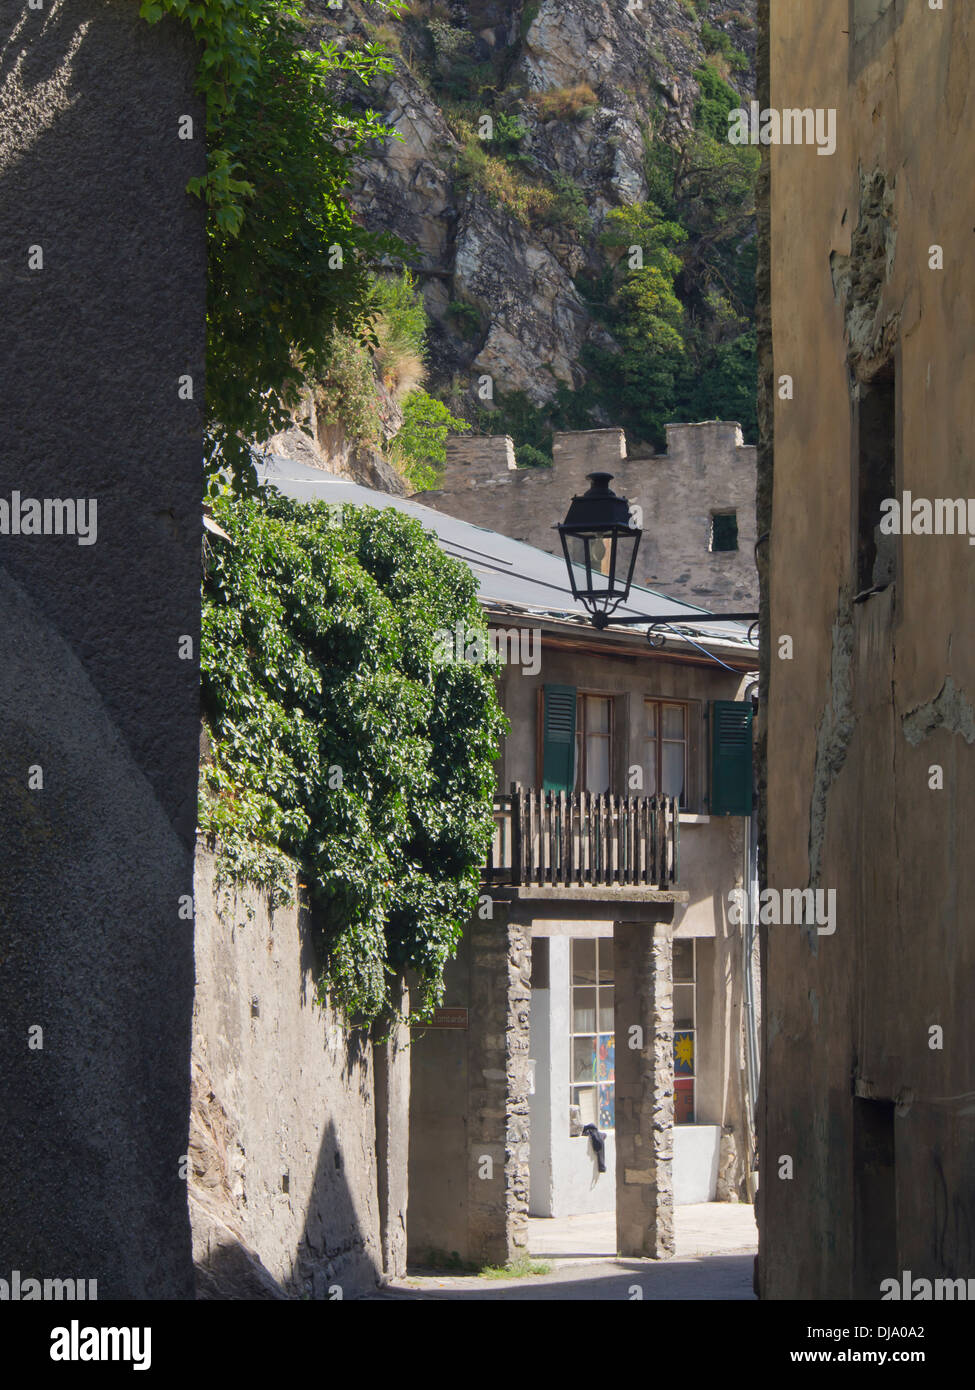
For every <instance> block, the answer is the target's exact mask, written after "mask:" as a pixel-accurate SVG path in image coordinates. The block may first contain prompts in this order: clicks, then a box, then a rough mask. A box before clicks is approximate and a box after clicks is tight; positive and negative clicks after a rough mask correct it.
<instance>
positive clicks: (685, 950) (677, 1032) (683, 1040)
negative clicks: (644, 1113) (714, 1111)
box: [674, 941, 697, 1125]
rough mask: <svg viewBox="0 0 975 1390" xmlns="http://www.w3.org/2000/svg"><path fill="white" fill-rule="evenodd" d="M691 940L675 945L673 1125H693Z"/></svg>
mask: <svg viewBox="0 0 975 1390" xmlns="http://www.w3.org/2000/svg"><path fill="white" fill-rule="evenodd" d="M695 965H696V962H695V951H694V942H693V941H675V942H674V1124H677V1125H692V1124H693V1123H694V1082H695V1078H696V1076H697V980H696V975H695Z"/></svg>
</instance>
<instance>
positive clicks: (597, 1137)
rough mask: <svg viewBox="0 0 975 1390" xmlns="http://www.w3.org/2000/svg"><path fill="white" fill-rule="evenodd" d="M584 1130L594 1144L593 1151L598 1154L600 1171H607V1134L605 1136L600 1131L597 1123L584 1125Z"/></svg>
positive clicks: (597, 1161)
mask: <svg viewBox="0 0 975 1390" xmlns="http://www.w3.org/2000/svg"><path fill="white" fill-rule="evenodd" d="M582 1132H583V1134H585V1135H586V1136H587V1137H588V1139H589V1142H590V1144H592V1148H593V1153H594V1154H595V1155H596V1167H597V1168H598V1169H599V1171H600V1172H601V1173H605V1171H606V1136H605V1134H601V1133H600V1132H599V1130H598V1129H597V1128H596V1126H595V1125H583V1127H582Z"/></svg>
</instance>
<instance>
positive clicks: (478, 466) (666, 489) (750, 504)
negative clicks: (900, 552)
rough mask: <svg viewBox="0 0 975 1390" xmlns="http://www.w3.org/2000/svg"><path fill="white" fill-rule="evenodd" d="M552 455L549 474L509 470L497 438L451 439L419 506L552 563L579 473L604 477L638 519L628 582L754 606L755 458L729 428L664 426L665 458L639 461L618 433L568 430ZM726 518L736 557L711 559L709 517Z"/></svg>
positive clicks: (582, 484) (735, 428) (719, 554)
mask: <svg viewBox="0 0 975 1390" xmlns="http://www.w3.org/2000/svg"><path fill="white" fill-rule="evenodd" d="M552 454H553V464H552V467H551V468H518V467H516V465H515V457H514V448H513V446H512V442H511V440H510V438H508V437H507V436H506V435H495V436H492V437H489V438H485V437H483V436H480V437H479V436H470V435H468V436H455V437H452V438H451V439H449V440H448V441H447V464H446V468H445V470H444V481H443V486H442V487H441V488H440V489H438V490H437V491H435V492H424V493H422V494H420V500H421V501H423V502H424V503H425V504H426V505H427V506H430V507H435V508H437V510H438V511H442V512H446V513H447V514H449V515H450V516H456V517H458V518H460V519H461V520H463V521H469V522H473V523H474V524H475V525H478V526H485V527H487V528H488V529H489V530H492V531H500V532H501V534H502V535H505V536H511V537H512V538H513V539H514V540H519V541H526V542H527V543H528V544H529V545H535V546H538V547H539V549H541V550H547V551H549V552H550V553H552V554H558V553H560V546H559V538H558V534H557V532H556V531H555V530H554V527H555V526H556V525H557V524H558V522H560V521H561V520H562V518H563V517H564V516H565V513H566V511H567V509H568V505H569V501H570V499H571V498H572V496H573V495H574V494H576V493H582V492H585V490H586V489H587V488H588V486H589V484H588V482H587V481H586V475H587V474H588V473H593V472H605V473H612V474H613V477H614V482H613V488H614V490H615V491H616V492H619V493H621V494H624V495H625V496H626V497H628V498H629V500H630V503H631V504H632V505H633V506H634V507H638V508H640V509H641V513H642V515H641V514H638V515H637V518H636V519H637V522H638V524H639V525H641V526H642V527H643V540H642V542H641V544H640V551H639V554H638V557H637V568H636V575H635V579H636V582H637V583H639V584H643V585H646V586H647V587H648V588H651V589H656V590H658V591H659V592H660V593H664V594H669V595H671V596H672V597H673V598H680V599H684V600H686V601H687V602H688V603H698V604H700V605H701V606H702V607H705V608H707V607H710V606H711V605H712V604H714V605H715V606H718V604H721V605H724V606H725V607H729V606H730V607H733V608H734V609H735V610H738V609H743V610H747V611H751V610H752V609H754V608H755V607H756V605H757V603H758V574H757V571H756V569H755V560H754V547H755V541H756V538H757V537H756V528H755V449H754V448H753V447H752V446H751V445H749V444H745V443H743V442H742V434H741V428H740V426H739V425H737V424H735V423H733V422H727V421H721V420H709V421H705V422H704V423H702V424H696V425H668V426H667V452H666V453H665V454H652V455H649V456H630V455H629V453H628V450H627V444H626V436H625V434H624V432H623V430H621V429H601V430H573V431H567V432H565V433H561V434H556V435H555V439H554V442H553V446H552ZM728 511H733V512H735V514H736V517H737V522H738V549H737V550H732V551H712V550H711V549H710V544H711V526H712V517H713V515H714V513H715V512H728Z"/></svg>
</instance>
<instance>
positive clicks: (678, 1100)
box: [674, 1080, 694, 1125]
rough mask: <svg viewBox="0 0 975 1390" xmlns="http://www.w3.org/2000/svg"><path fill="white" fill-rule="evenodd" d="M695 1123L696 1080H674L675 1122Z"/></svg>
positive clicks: (681, 1123)
mask: <svg viewBox="0 0 975 1390" xmlns="http://www.w3.org/2000/svg"><path fill="white" fill-rule="evenodd" d="M693 1123H694V1082H693V1081H687V1080H680V1081H676V1080H675V1082H674V1124H675V1125H692V1124H693Z"/></svg>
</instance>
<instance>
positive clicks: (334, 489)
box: [256, 455, 757, 655]
mask: <svg viewBox="0 0 975 1390" xmlns="http://www.w3.org/2000/svg"><path fill="white" fill-rule="evenodd" d="M256 466H257V475H258V478H259V479H260V481H261V483H262V484H263V483H269V484H271V485H273V486H274V487H276V488H277V489H278V491H279V492H282V493H284V494H285V495H286V496H287V497H292V498H294V500H295V501H298V502H329V503H332V504H333V505H341V504H342V503H349V504H351V505H352V506H354V507H374V508H376V509H377V510H383V509H385V508H387V507H392V508H394V509H395V510H396V511H399V512H404V513H405V514H406V515H407V516H412V517H415V518H416V519H417V521H419V522H421V524H422V525H423V526H424V527H425V528H426V530H427V531H430V532H432V533H433V535H434V536H435V537H436V539H437V541H438V543H439V545H440V547H441V549H442V550H444V551H446V553H447V554H448V555H453V556H454V557H455V558H456V559H458V560H463V561H464V563H465V564H466V565H467V566H468V567H469V568H470V570H471V572H472V573H473V575H474V577H475V579H476V580H477V585H478V596H479V598H480V600H481V602H482V604H484V605H485V607H490V608H495V607H503V608H507V609H511V610H517V611H519V612H521V613H524V614H526V615H533V616H536V617H539V618H545V617H550V618H555V619H561V620H563V621H565V620H568V621H570V622H572V621H578V622H580V623H584V624H585V625H586V626H588V625H589V616H588V614H587V613H586V610H585V609H584V608H583V606H582V604H581V603H579V602H577V601H576V599H574V598H573V596H572V589H571V588H570V586H569V580H568V575H567V574H566V569H565V561H564V560H563V559H562V558H561V556H556V555H549V554H548V553H547V552H546V551H544V550H539V549H538V548H537V547H536V546H533V545H526V544H525V543H524V542H523V541H515V540H512V539H511V538H510V537H509V536H502V535H500V534H499V532H497V531H488V530H486V529H485V528H484V527H482V526H475V525H473V524H472V523H471V522H469V521H460V520H458V519H457V518H456V517H453V516H448V515H446V514H445V513H444V512H438V511H436V510H435V509H434V508H433V507H425V506H424V505H423V504H422V502H418V501H416V500H415V499H414V498H409V497H397V496H396V495H395V494H393V493H389V492H377V491H375V490H374V489H373V488H368V487H362V486H361V485H360V484H359V483H354V482H350V481H349V480H348V479H347V478H338V477H336V476H335V475H334V474H332V473H325V472H323V471H322V470H321V469H319V468H311V467H309V466H308V465H307V464H303V463H296V462H294V460H292V459H288V458H283V457H281V456H280V455H271V456H269V457H265V458H263V459H259V460H257V461H256ZM617 611H618V613H619V614H620V615H621V616H631V615H632V616H639V615H640V614H644V613H645V614H647V615H648V616H653V617H658V618H659V617H663V616H666V617H667V618H670V617H671V616H672V617H673V622H674V625H675V627H676V628H679V629H681V630H683V631H687V632H688V633H694V634H695V636H698V637H707V638H708V640H709V645H715V644H720V645H732V646H736V647H749V643H748V638H747V634H748V624H747V623H742V622H733V621H729V622H728V623H727V624H724V623H714V622H710V623H700V624H698V625H697V626H695V624H694V615H695V613H707V612H708V611H709V610H708V609H706V608H695V607H694V606H693V605H691V604H687V603H681V602H680V600H679V599H673V598H668V597H667V595H666V594H659V593H657V592H655V591H654V590H653V589H644V588H641V587H639V586H638V585H636V584H634V585H633V586H632V588H631V589H630V597H629V602H628V603H627V604H625V605H623V606H621V607H620V608H619V609H618V610H617ZM631 630H632V629H631ZM637 630H638V631H642V629H641V628H639V627H637ZM669 632H670V629H669V628H668V633H669ZM675 635H676V634H675ZM749 649H750V650H754V649H753V648H750V647H749ZM756 655H757V654H756Z"/></svg>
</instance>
